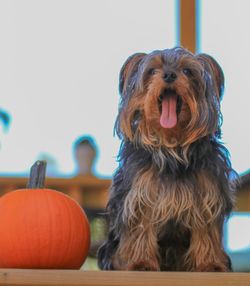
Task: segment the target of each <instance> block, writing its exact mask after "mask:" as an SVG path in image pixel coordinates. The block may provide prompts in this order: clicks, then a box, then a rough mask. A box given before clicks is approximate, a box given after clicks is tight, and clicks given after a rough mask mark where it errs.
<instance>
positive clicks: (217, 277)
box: [0, 269, 250, 286]
mask: <svg viewBox="0 0 250 286" xmlns="http://www.w3.org/2000/svg"><path fill="white" fill-rule="evenodd" d="M0 285H40V286H42V285H53V286H55V285H62V286H66V285H68V286H70V285H72V286H75V285H83V286H99V285H102V286H125V285H126V286H128V285H135V286H149V285H151V286H161V285H162V286H163V285H164V286H168V285H169V286H187V285H191V286H198V285H199V286H208V285H209V286H249V285H250V273H186V272H185V273H184V272H158V273H157V272H125V271H123V272H119V271H109V272H105V271H77V270H19V269H11V270H9V269H6V270H5V269H1V270H0Z"/></svg>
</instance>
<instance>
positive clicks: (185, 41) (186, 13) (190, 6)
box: [179, 0, 197, 53]
mask: <svg viewBox="0 0 250 286" xmlns="http://www.w3.org/2000/svg"><path fill="white" fill-rule="evenodd" d="M179 1H180V11H179V15H180V17H179V20H180V25H179V27H180V31H179V34H180V45H181V46H182V47H184V48H186V49H188V50H189V51H190V52H192V53H195V52H196V48H197V45H196V43H197V38H196V36H197V35H196V8H197V5H196V0H179Z"/></svg>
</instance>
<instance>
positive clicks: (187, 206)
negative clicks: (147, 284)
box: [98, 48, 234, 271]
mask: <svg viewBox="0 0 250 286" xmlns="http://www.w3.org/2000/svg"><path fill="white" fill-rule="evenodd" d="M223 87H224V76H223V72H222V69H221V68H220V66H219V64H218V63H217V62H216V61H215V60H214V59H213V58H212V57H211V56H209V55H206V54H198V55H194V54H192V53H190V52H189V51H187V50H185V49H183V48H174V49H166V50H163V51H154V52H152V53H150V54H144V53H137V54H134V55H132V56H131V57H129V58H128V60H127V61H126V62H125V64H124V65H123V67H122V69H121V72H120V84H119V90H120V94H121V103H120V108H119V114H118V117H117V121H116V126H115V129H116V132H117V134H118V136H119V137H120V138H121V140H122V144H121V149H120V153H119V157H118V158H119V168H118V170H117V171H116V173H115V175H114V179H113V185H112V189H111V195H110V199H109V203H108V206H107V214H108V218H109V234H108V239H107V241H106V242H105V243H104V244H103V245H102V247H101V248H100V249H99V253H98V260H99V266H100V268H101V269H104V270H154V271H158V270H167V271H230V270H231V262H230V259H229V257H228V256H227V255H226V253H225V251H224V249H223V245H222V234H223V223H224V221H225V218H226V217H227V216H228V215H229V213H230V212H231V210H232V207H233V195H232V194H233V189H234V187H233V185H232V184H231V183H230V180H229V178H230V176H231V174H232V173H233V172H234V171H233V170H232V168H231V163H230V161H229V158H228V151H227V150H226V148H225V147H224V146H223V145H222V144H221V142H220V136H221V130H220V127H221V123H222V115H221V112H220V100H221V98H222V93H223Z"/></svg>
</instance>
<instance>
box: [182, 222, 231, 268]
mask: <svg viewBox="0 0 250 286" xmlns="http://www.w3.org/2000/svg"><path fill="white" fill-rule="evenodd" d="M230 265H231V263H230V259H229V258H228V256H227V255H226V253H225V251H224V250H223V246H222V241H221V233H220V227H219V226H218V225H214V226H213V227H212V226H211V227H210V228H209V229H194V230H192V237H191V242H190V248H189V250H188V253H187V254H186V270H187V271H198V272H214V271H215V272H227V271H231V266H230Z"/></svg>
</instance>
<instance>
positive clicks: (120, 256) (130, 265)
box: [113, 223, 160, 271]
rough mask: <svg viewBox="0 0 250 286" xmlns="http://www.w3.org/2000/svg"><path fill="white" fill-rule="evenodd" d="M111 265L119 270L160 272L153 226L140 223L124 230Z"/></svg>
mask: <svg viewBox="0 0 250 286" xmlns="http://www.w3.org/2000/svg"><path fill="white" fill-rule="evenodd" d="M113 265H114V268H115V269H119V270H139V271H140V270H143V271H145V270H148V271H158V270H160V265H159V254H158V244H157V238H156V235H155V230H154V226H153V225H149V224H148V225H147V226H146V225H143V223H141V224H140V225H139V226H137V227H135V228H134V229H130V230H126V231H125V232H124V233H123V235H122V237H121V240H120V243H119V246H118V249H117V252H116V254H115V255H114V256H113Z"/></svg>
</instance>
